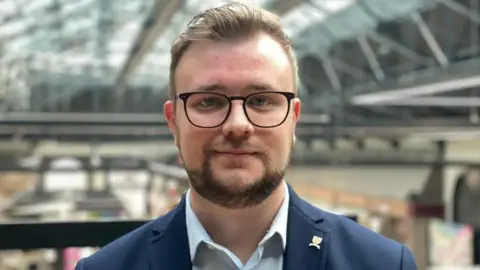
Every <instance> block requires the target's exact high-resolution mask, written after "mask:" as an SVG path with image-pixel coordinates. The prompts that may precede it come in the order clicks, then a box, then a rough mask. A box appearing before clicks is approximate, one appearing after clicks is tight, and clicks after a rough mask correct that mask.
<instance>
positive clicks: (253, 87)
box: [192, 84, 278, 92]
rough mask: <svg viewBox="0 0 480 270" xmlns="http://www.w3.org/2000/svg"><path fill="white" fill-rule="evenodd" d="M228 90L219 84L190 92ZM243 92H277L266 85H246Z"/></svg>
mask: <svg viewBox="0 0 480 270" xmlns="http://www.w3.org/2000/svg"><path fill="white" fill-rule="evenodd" d="M227 89H228V87H227V86H225V85H221V84H208V85H202V86H200V87H197V88H195V89H193V91H192V92H226V91H227ZM242 90H244V91H274V90H278V89H275V88H274V87H272V86H271V85H268V84H248V85H246V86H245V87H243V89H242Z"/></svg>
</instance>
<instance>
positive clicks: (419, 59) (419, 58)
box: [367, 32, 428, 63]
mask: <svg viewBox="0 0 480 270" xmlns="http://www.w3.org/2000/svg"><path fill="white" fill-rule="evenodd" d="M367 37H368V38H369V39H371V40H373V41H375V42H378V43H380V44H384V45H387V46H389V47H390V48H392V49H394V50H396V51H398V52H399V53H401V54H403V55H405V56H406V57H408V58H409V59H410V60H412V61H413V62H416V63H425V62H427V60H428V59H427V58H425V57H424V56H423V55H421V54H419V53H417V52H415V51H413V50H411V49H409V48H407V47H406V46H404V45H402V44H400V43H399V42H397V41H395V40H392V39H390V38H388V37H385V36H383V35H381V34H379V33H377V32H370V33H369V34H367Z"/></svg>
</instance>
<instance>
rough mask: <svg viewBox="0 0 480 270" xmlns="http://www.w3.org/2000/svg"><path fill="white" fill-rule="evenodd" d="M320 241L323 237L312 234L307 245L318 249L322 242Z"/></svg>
mask: <svg viewBox="0 0 480 270" xmlns="http://www.w3.org/2000/svg"><path fill="white" fill-rule="evenodd" d="M322 241H323V238H321V237H318V236H316V235H314V236H313V238H312V242H311V243H310V244H309V245H308V246H309V247H316V248H317V249H320V244H321V243H322Z"/></svg>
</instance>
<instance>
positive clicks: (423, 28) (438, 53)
mask: <svg viewBox="0 0 480 270" xmlns="http://www.w3.org/2000/svg"><path fill="white" fill-rule="evenodd" d="M411 18H412V20H413V21H414V22H415V25H416V26H417V28H418V31H419V32H420V34H421V35H422V37H423V39H425V42H426V43H427V45H428V47H429V48H430V51H432V54H433V55H434V56H435V59H436V60H437V62H438V63H439V64H440V65H441V66H442V67H447V66H448V64H449V63H448V62H449V61H448V58H447V56H446V55H445V53H444V52H443V51H442V48H441V47H440V45H439V44H438V42H437V40H436V39H435V37H434V36H433V34H432V32H431V31H430V28H428V25H427V24H426V23H425V21H424V20H423V18H422V15H420V14H419V13H418V12H416V13H413V14H412V15H411Z"/></svg>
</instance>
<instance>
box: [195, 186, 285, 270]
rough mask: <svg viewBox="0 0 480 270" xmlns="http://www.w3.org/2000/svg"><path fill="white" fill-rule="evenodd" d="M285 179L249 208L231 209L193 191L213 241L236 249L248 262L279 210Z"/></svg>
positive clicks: (236, 252) (197, 213)
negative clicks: (263, 199) (263, 198)
mask: <svg viewBox="0 0 480 270" xmlns="http://www.w3.org/2000/svg"><path fill="white" fill-rule="evenodd" d="M284 197H285V189H284V185H283V183H282V184H281V185H279V186H278V187H277V189H276V190H275V191H274V192H273V193H272V194H271V195H270V196H269V197H268V198H267V199H266V200H265V201H263V202H262V203H261V204H259V205H256V206H253V207H249V208H247V209H227V208H223V207H221V206H218V205H216V204H213V203H211V202H210V201H208V200H206V199H205V198H203V197H201V196H200V195H199V194H198V193H196V192H195V190H194V189H191V191H190V202H191V206H192V210H193V211H194V212H195V215H196V216H197V217H198V220H199V221H200V223H201V224H202V226H203V227H204V228H205V230H206V231H207V233H208V234H209V235H210V237H211V238H212V240H213V241H215V242H216V243H217V244H219V245H222V246H224V247H225V248H227V249H229V250H230V251H232V252H233V253H234V254H235V255H237V257H239V259H240V260H242V261H243V262H244V263H245V262H246V261H247V260H248V259H249V258H250V256H251V255H252V254H253V252H254V251H255V250H256V249H257V247H258V243H259V242H260V241H261V240H262V238H263V237H264V236H265V234H266V232H267V230H268V229H269V228H270V226H271V224H272V222H273V219H274V218H275V216H276V214H277V212H278V211H279V209H280V207H281V205H282V202H283V199H284Z"/></svg>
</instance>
